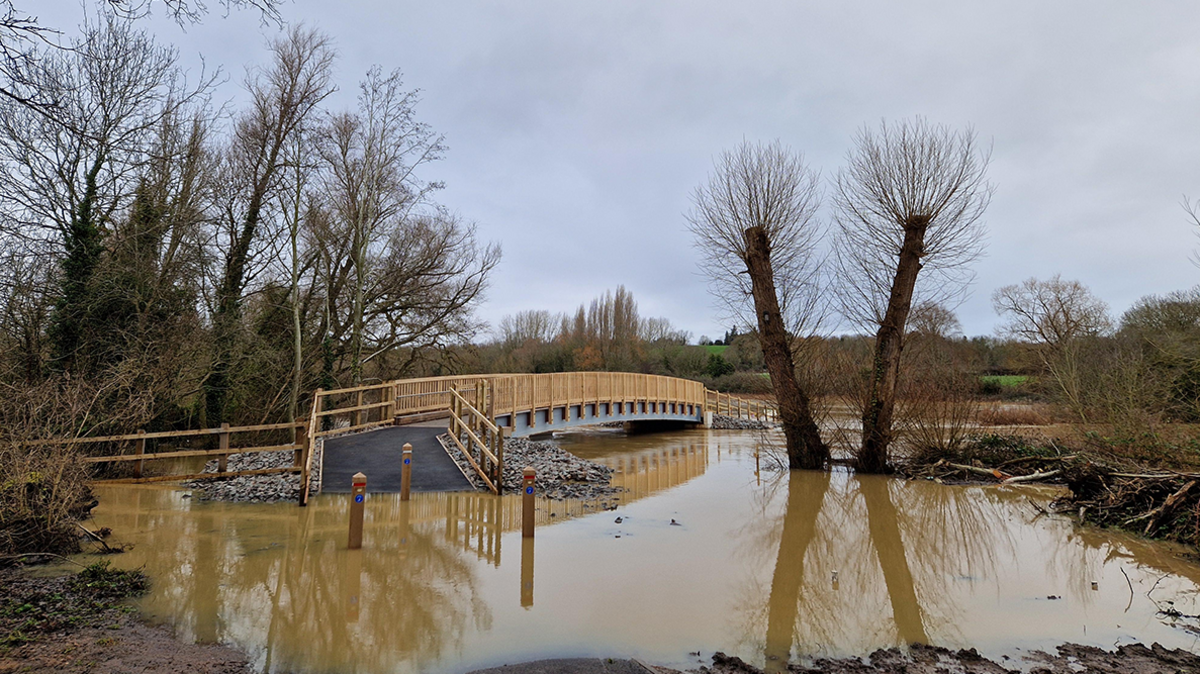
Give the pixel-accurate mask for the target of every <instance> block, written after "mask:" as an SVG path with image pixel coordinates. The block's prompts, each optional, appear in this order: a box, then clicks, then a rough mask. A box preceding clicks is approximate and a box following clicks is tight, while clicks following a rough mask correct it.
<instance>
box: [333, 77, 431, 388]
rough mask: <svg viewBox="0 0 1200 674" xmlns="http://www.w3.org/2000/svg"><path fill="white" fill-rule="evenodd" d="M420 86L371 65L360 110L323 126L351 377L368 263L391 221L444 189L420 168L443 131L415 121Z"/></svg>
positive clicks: (358, 359) (357, 363)
mask: <svg viewBox="0 0 1200 674" xmlns="http://www.w3.org/2000/svg"><path fill="white" fill-rule="evenodd" d="M418 95H419V92H418V91H416V90H408V91H406V90H405V89H404V88H403V81H402V79H401V75H400V72H399V71H394V72H392V73H391V74H389V75H386V76H385V75H384V74H383V73H382V71H381V70H380V69H379V68H378V67H375V68H371V70H369V71H368V72H367V77H366V79H365V80H364V81H363V82H362V84H361V85H360V91H359V96H358V110H356V111H355V112H353V113H350V112H347V113H342V114H338V115H334V116H333V117H332V118H331V119H330V120H329V123H328V124H327V125H326V126H325V129H324V135H325V138H324V142H323V143H322V149H321V156H322V158H323V160H324V165H325V171H324V175H325V181H324V182H325V189H324V192H325V199H326V202H327V203H328V204H329V208H330V210H331V213H330V215H331V216H332V217H333V218H334V220H335V222H336V224H338V225H339V226H340V228H341V230H342V231H343V236H345V237H346V238H347V239H348V240H349V243H350V251H349V253H350V255H349V257H348V258H347V260H346V262H347V263H349V264H350V265H351V276H350V277H349V278H350V281H351V283H352V284H353V287H352V290H351V298H350V299H351V307H350V319H351V329H350V360H351V362H350V371H351V383H352V384H358V382H359V380H360V379H361V378H362V363H363V357H364V354H363V334H364V329H365V326H364V316H365V314H366V294H367V292H368V288H367V283H368V279H369V278H370V277H371V275H372V270H371V268H370V264H371V262H372V260H373V259H374V257H375V256H377V255H378V253H379V252H380V250H381V249H382V248H383V247H384V246H385V245H387V237H388V235H389V234H391V230H390V229H388V226H393V227H394V226H395V225H396V224H397V223H399V222H401V221H403V220H404V219H405V218H407V217H408V216H409V215H410V214H411V213H413V212H414V211H415V209H417V208H418V207H420V206H422V205H424V204H426V203H427V197H428V195H429V194H430V193H431V192H433V191H434V190H436V189H438V188H440V187H441V185H440V184H439V183H428V182H424V181H421V180H419V179H418V178H417V174H416V172H417V169H419V168H420V167H421V166H422V165H424V164H426V163H427V162H431V161H435V160H437V159H440V158H441V157H442V154H443V152H444V151H445V146H444V144H443V142H442V137H441V136H438V135H436V134H435V133H434V132H433V131H432V129H430V127H429V125H427V124H424V123H422V122H419V121H417V118H416V104H417V102H418Z"/></svg>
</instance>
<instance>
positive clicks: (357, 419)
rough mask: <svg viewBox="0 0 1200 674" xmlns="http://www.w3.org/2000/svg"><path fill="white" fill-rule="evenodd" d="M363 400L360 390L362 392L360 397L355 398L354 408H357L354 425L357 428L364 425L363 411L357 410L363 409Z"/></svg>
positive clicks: (359, 394) (359, 393)
mask: <svg viewBox="0 0 1200 674" xmlns="http://www.w3.org/2000/svg"><path fill="white" fill-rule="evenodd" d="M362 400H363V392H362V391H361V390H360V391H359V392H358V395H356V396H355V397H354V407H355V410H354V425H355V426H361V425H362V410H360V409H357V408H359V407H362Z"/></svg>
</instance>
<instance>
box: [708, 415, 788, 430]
mask: <svg viewBox="0 0 1200 674" xmlns="http://www.w3.org/2000/svg"><path fill="white" fill-rule="evenodd" d="M777 425H778V424H774V423H771V422H768V421H759V420H758V419H739V418H737V417H729V416H725V415H724V414H714V415H713V419H712V430H714V431H766V430H770V429H772V428H775V427H776V426H777Z"/></svg>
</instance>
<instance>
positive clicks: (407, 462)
mask: <svg viewBox="0 0 1200 674" xmlns="http://www.w3.org/2000/svg"><path fill="white" fill-rule="evenodd" d="M410 463H412V459H405V460H404V465H406V466H407V465H408V464H410Z"/></svg>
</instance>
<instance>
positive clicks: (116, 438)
mask: <svg viewBox="0 0 1200 674" xmlns="http://www.w3.org/2000/svg"><path fill="white" fill-rule="evenodd" d="M300 425H301V423H300V422H295V423H292V422H284V423H282V424H258V425H256V426H230V427H229V428H198V429H193V430H185V431H155V432H153V433H128V434H125V435H103V436H99V437H95V438H62V439H50V440H32V441H30V442H27V443H23V444H25V445H27V446H30V447H36V446H38V445H54V444H62V445H81V444H87V443H92V442H128V441H130V440H155V439H160V438H194V437H199V436H202V435H220V434H222V433H230V434H232V433H254V432H261V431H282V430H284V429H288V428H297V427H299V426H300Z"/></svg>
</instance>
